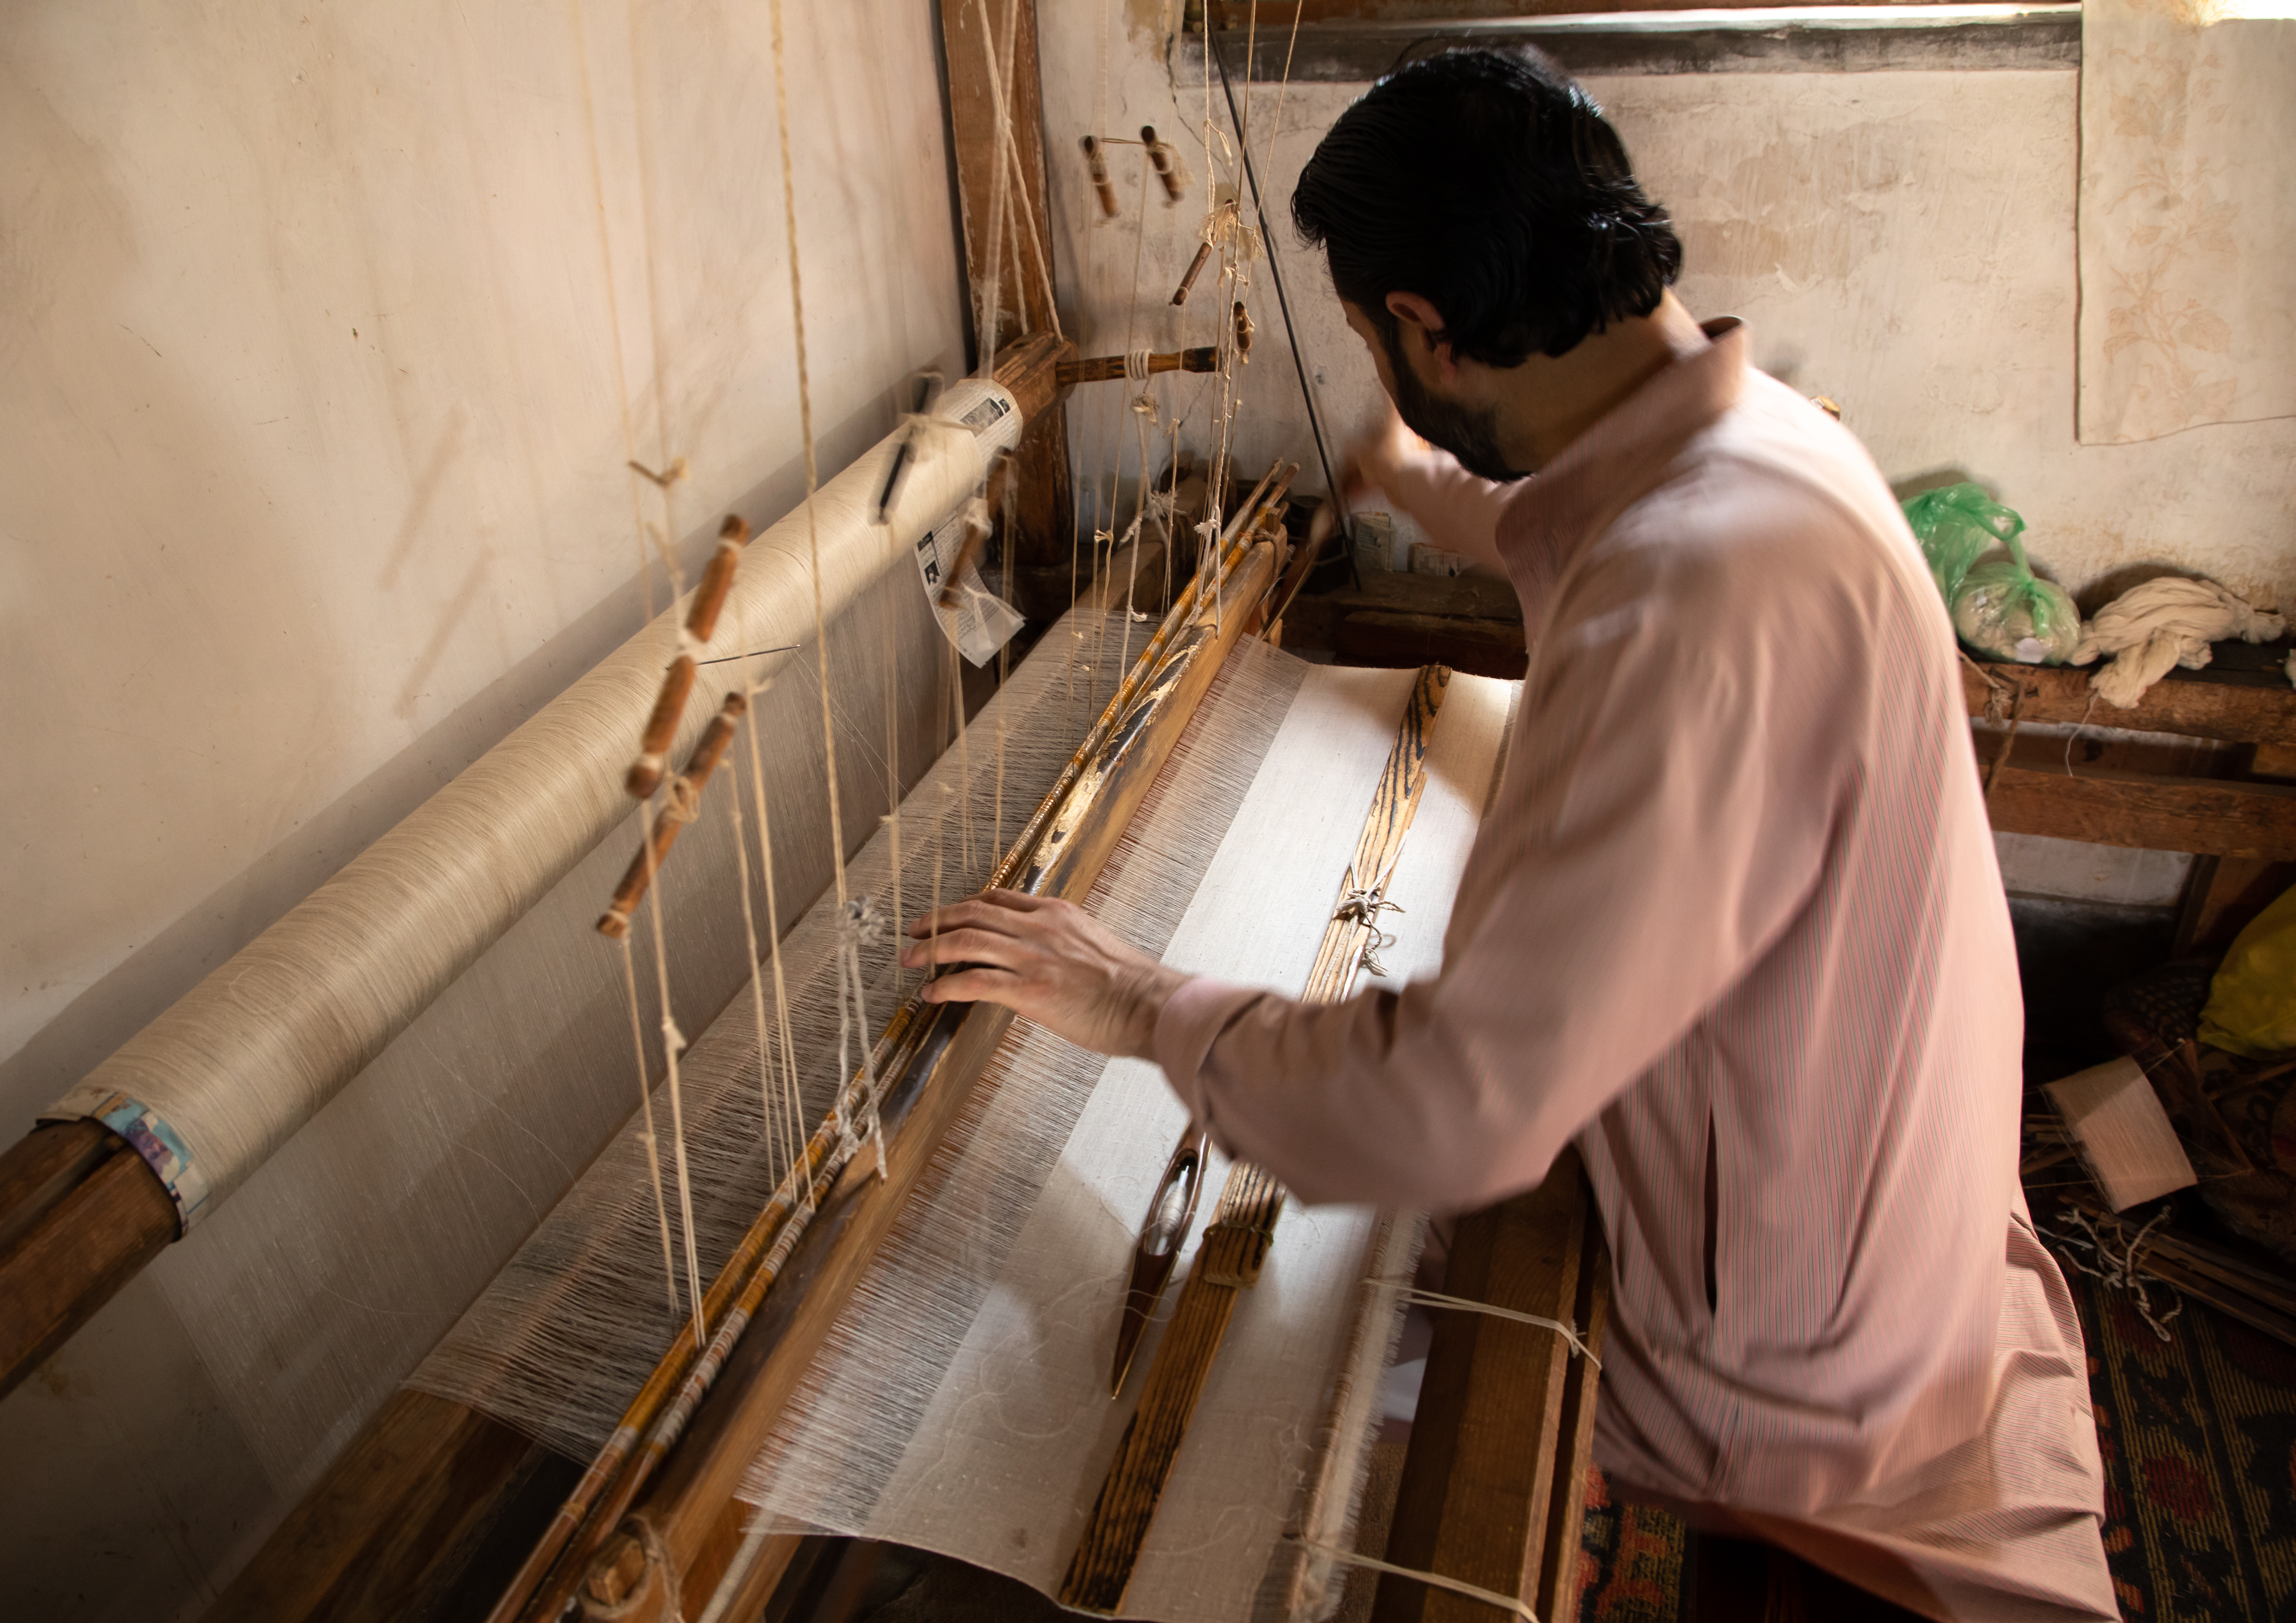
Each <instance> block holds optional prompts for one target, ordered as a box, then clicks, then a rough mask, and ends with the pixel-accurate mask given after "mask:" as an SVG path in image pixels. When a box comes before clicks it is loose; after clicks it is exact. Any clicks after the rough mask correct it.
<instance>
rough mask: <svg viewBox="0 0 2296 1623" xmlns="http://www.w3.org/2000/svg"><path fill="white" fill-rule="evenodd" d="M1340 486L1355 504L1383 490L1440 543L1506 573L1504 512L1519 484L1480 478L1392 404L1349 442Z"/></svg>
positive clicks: (1476, 563) (1489, 568)
mask: <svg viewBox="0 0 2296 1623" xmlns="http://www.w3.org/2000/svg"><path fill="white" fill-rule="evenodd" d="M1340 488H1341V489H1342V490H1343V491H1344V492H1346V495H1347V498H1348V501H1349V504H1350V505H1355V504H1359V503H1360V501H1361V499H1362V498H1363V497H1365V496H1368V495H1370V494H1371V493H1372V492H1374V491H1378V492H1379V493H1381V494H1382V495H1383V496H1385V497H1386V498H1387V500H1388V502H1389V503H1390V504H1391V505H1393V506H1395V507H1398V508H1400V509H1402V510H1403V511H1404V512H1406V513H1408V514H1410V516H1411V517H1412V519H1413V520H1415V521H1416V522H1417V523H1418V525H1419V528H1420V529H1423V530H1425V531H1426V532H1427V534H1428V537H1429V538H1430V539H1431V540H1432V541H1433V542H1434V543H1435V545H1438V546H1439V547H1442V548H1443V549H1444V550H1445V551H1447V552H1454V553H1459V554H1460V555H1461V556H1463V557H1465V558H1470V559H1472V560H1473V561H1474V566H1475V568H1476V569H1478V570H1483V571H1485V572H1487V573H1488V574H1493V575H1504V574H1505V572H1506V571H1505V565H1504V564H1502V563H1501V562H1500V560H1499V547H1498V528H1499V514H1500V513H1501V512H1504V511H1505V507H1506V504H1507V503H1508V502H1509V501H1510V500H1511V499H1512V498H1513V496H1514V493H1515V490H1516V488H1517V487H1516V486H1513V485H1505V484H1499V483H1497V482H1495V481H1493V480H1487V479H1477V478H1476V477H1475V476H1474V475H1473V474H1472V473H1470V472H1468V471H1466V470H1465V469H1464V468H1462V467H1461V466H1460V465H1459V464H1458V462H1457V461H1456V459H1455V458H1454V457H1453V456H1452V455H1450V453H1448V452H1447V451H1439V450H1437V449H1436V448H1435V447H1433V446H1431V445H1429V444H1428V443H1427V442H1426V441H1425V440H1423V439H1420V438H1419V436H1418V435H1416V434H1415V433H1413V432H1412V431H1411V430H1409V429H1407V428H1406V427H1404V425H1403V419H1402V418H1401V417H1399V416H1398V415H1397V414H1396V411H1395V407H1394V406H1391V405H1390V406H1389V407H1388V408H1387V416H1386V418H1385V420H1384V421H1383V422H1380V423H1379V424H1378V425H1377V426H1376V427H1374V428H1373V429H1372V430H1370V431H1369V432H1368V433H1365V435H1363V436H1362V437H1360V438H1359V439H1357V440H1356V441H1355V442H1354V443H1353V444H1351V445H1349V447H1348V450H1347V461H1346V463H1345V464H1344V465H1343V466H1342V467H1341V471H1340Z"/></svg>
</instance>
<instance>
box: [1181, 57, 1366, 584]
mask: <svg viewBox="0 0 2296 1623" xmlns="http://www.w3.org/2000/svg"><path fill="white" fill-rule="evenodd" d="M1295 22H1296V19H1295ZM1204 54H1205V55H1206V56H1207V57H1209V58H1210V59H1211V62H1212V66H1213V68H1214V69H1215V70H1217V71H1218V74H1219V82H1220V90H1221V92H1222V93H1223V94H1225V95H1226V97H1227V116H1228V119H1229V121H1230V122H1231V123H1233V122H1234V120H1235V116H1236V108H1235V88H1234V86H1232V85H1230V84H1229V83H1228V80H1227V63H1226V61H1224V60H1222V58H1221V56H1220V53H1219V49H1218V46H1217V45H1214V44H1213V43H1212V30H1211V24H1210V20H1209V19H1207V20H1206V22H1205V25H1204ZM1284 71H1285V73H1286V74H1287V75H1288V74H1289V73H1290V71H1291V62H1290V58H1289V57H1288V56H1287V57H1286V58H1285V63H1284ZM1204 83H1205V91H1204V94H1205V98H1206V100H1207V101H1209V100H1210V95H1211V90H1210V84H1211V80H1210V76H1209V75H1207V76H1206V78H1205V81H1204ZM1278 116H1279V118H1280V117H1281V115H1280V114H1279V115H1278ZM1206 123H1207V127H1209V124H1210V120H1209V119H1207V120H1206ZM1207 144H1209V143H1207ZM1242 158H1243V174H1244V179H1245V180H1246V181H1247V182H1248V183H1249V184H1251V206H1252V210H1253V212H1254V213H1256V214H1257V215H1258V216H1259V234H1260V239H1261V241H1263V242H1267V245H1268V248H1267V274H1268V275H1269V276H1270V277H1271V278H1272V279H1273V280H1274V281H1275V307H1276V308H1277V309H1278V310H1280V311H1282V312H1283V336H1284V339H1285V340H1286V341H1287V342H1288V343H1289V345H1290V346H1291V349H1292V366H1293V368H1294V369H1296V370H1297V371H1298V373H1299V374H1300V398H1301V399H1302V400H1304V401H1305V402H1306V403H1307V406H1308V429H1309V430H1310V431H1311V432H1312V433H1313V434H1314V435H1315V437H1316V461H1317V462H1318V463H1321V464H1322V465H1323V469H1324V486H1325V488H1327V489H1329V490H1330V492H1331V496H1332V507H1333V511H1334V512H1341V511H1342V510H1341V493H1340V481H1339V476H1338V475H1336V474H1335V473H1333V471H1332V453H1331V448H1330V447H1329V446H1328V445H1327V444H1326V443H1325V441H1324V416H1323V413H1322V412H1320V411H1318V410H1317V409H1316V391H1315V389H1314V387H1313V386H1312V385H1311V384H1310V383H1309V381H1308V363H1307V360H1306V359H1305V357H1302V356H1301V355H1300V331H1299V328H1298V326H1297V324H1294V323H1293V321H1292V301H1291V300H1290V299H1287V298H1285V297H1284V293H1283V264H1282V262H1281V261H1279V260H1278V259H1277V258H1276V256H1275V239H1274V238H1273V237H1271V236H1270V235H1269V234H1268V228H1267V200H1266V199H1265V198H1264V197H1262V196H1261V195H1260V191H1259V171H1258V170H1257V169H1256V168H1254V167H1253V166H1252V161H1251V151H1250V149H1249V148H1247V149H1245V150H1244V152H1243V153H1242ZM1340 528H1341V537H1343V538H1344V537H1345V536H1346V533H1347V526H1346V521H1345V520H1344V518H1342V520H1341V527H1340Z"/></svg>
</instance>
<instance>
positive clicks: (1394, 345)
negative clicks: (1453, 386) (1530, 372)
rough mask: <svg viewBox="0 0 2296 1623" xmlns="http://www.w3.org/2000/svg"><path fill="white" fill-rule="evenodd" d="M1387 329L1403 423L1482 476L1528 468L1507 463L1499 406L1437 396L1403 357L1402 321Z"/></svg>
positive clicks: (1506, 475) (1508, 475)
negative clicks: (1465, 403) (1501, 443)
mask: <svg viewBox="0 0 2296 1623" xmlns="http://www.w3.org/2000/svg"><path fill="white" fill-rule="evenodd" d="M1398 325H1399V324H1395V325H1390V327H1389V328H1388V329H1387V331H1386V332H1384V333H1382V339H1383V340H1384V341H1385V344H1386V348H1387V368H1388V371H1389V373H1390V374H1391V375H1392V376H1393V377H1394V379H1395V410H1396V414H1397V415H1398V416H1400V417H1401V418H1402V419H1403V426H1404V427H1406V428H1407V429H1409V430H1411V431H1412V432H1413V433H1415V434H1416V435H1418V436H1419V438H1420V439H1423V440H1425V441H1426V442H1427V443H1428V444H1429V445H1431V446H1433V447H1435V448H1436V449H1438V450H1440V451H1448V452H1449V453H1450V454H1451V455H1453V456H1455V457H1456V458H1457V459H1458V462H1459V465H1460V466H1461V467H1463V468H1464V469H1465V470H1466V471H1468V472H1470V473H1472V474H1473V475H1474V476H1475V477H1476V478H1477V479H1489V480H1503V481H1504V480H1518V479H1522V478H1525V477H1527V476H1526V474H1525V472H1524V471H1523V470H1521V469H1520V468H1513V467H1509V466H1508V465H1507V459H1506V454H1505V452H1503V451H1501V450H1500V449H1499V436H1498V427H1499V414H1498V408H1497V407H1496V406H1489V407H1486V408H1484V409H1483V410H1481V411H1477V410H1475V409H1474V408H1473V407H1472V406H1462V405H1460V404H1459V403H1458V402H1457V401H1456V400H1445V399H1441V398H1438V397H1437V396H1436V395H1435V394H1434V393H1433V392H1432V391H1431V390H1430V389H1428V388H1427V386H1426V385H1425V384H1423V383H1422V382H1421V381H1419V374H1418V373H1415V372H1414V371H1412V370H1411V367H1410V366H1409V365H1408V364H1406V361H1405V360H1404V357H1403V345H1402V342H1401V340H1400V335H1399V333H1398V331H1397V326H1398Z"/></svg>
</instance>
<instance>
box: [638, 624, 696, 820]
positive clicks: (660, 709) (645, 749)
mask: <svg viewBox="0 0 2296 1623" xmlns="http://www.w3.org/2000/svg"><path fill="white" fill-rule="evenodd" d="M693 668H694V667H693V655H692V654H690V653H681V654H679V655H678V656H677V658H676V659H675V660H671V661H670V662H669V668H668V670H666V671H664V672H662V674H661V692H660V694H659V695H657V696H656V697H655V699H654V701H653V714H652V715H651V716H649V717H646V725H645V735H644V737H642V738H641V739H639V740H638V758H637V759H636V760H635V761H632V762H631V763H630V770H629V773H628V775H627V776H626V777H624V778H623V779H622V787H623V788H625V789H627V790H628V791H630V793H631V795H632V796H633V797H634V798H635V799H640V800H643V799H646V798H647V797H648V796H650V795H652V793H653V791H655V790H657V789H659V788H660V787H661V775H662V770H663V766H664V764H665V763H666V762H667V760H668V757H669V746H670V745H671V743H673V742H675V741H676V738H677V724H678V721H679V719H680V718H681V717H684V716H685V701H686V700H687V699H688V698H689V697H691V696H692V694H693Z"/></svg>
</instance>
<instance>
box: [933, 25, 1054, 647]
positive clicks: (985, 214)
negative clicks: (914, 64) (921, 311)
mask: <svg viewBox="0 0 2296 1623" xmlns="http://www.w3.org/2000/svg"><path fill="white" fill-rule="evenodd" d="M940 23H941V40H942V45H943V48H944V50H945V52H946V54H947V62H948V123H949V143H950V151H951V154H952V156H953V158H954V160H955V168H956V190H957V202H958V211H959V213H960V214H961V215H962V217H963V219H964V265H965V278H966V282H967V284H968V286H969V287H970V289H971V294H972V314H973V329H974V332H975V341H976V342H977V343H978V344H979V346H980V351H981V354H982V355H983V356H984V357H985V356H987V355H988V352H989V351H990V350H992V349H997V350H1001V349H1002V348H1004V347H1005V345H1006V344H1010V343H1016V342H1018V341H1020V340H1021V339H1023V338H1024V337H1026V336H1028V335H1030V334H1042V333H1050V332H1054V329H1055V328H1056V326H1057V325H1058V317H1057V316H1056V315H1055V313H1054V308H1053V304H1052V299H1051V298H1050V297H1049V291H1048V290H1049V286H1050V283H1051V277H1052V268H1053V239H1052V216H1051V214H1050V212H1049V209H1048V206H1047V203H1046V184H1045V142H1044V107H1043V94H1042V88H1041V86H1040V84H1039V81H1038V77H1037V8H1036V0H940ZM984 23H986V25H987V26H984ZM1000 85H1001V86H1002V87H1003V89H1004V92H1005V102H1006V105H1007V106H1008V107H1009V109H1010V111H1011V117H1012V130H1013V143H1012V146H1013V152H1012V154H1011V155H1010V156H1008V154H1007V152H1006V148H1005V142H1004V140H1003V139H1002V137H1001V135H1000V125H999V121H998V119H997V116H996V104H997V98H996V87H997V86H1000ZM1014 159H1017V160H1018V162H1017V168H1018V170H1019V174H1018V176H1017V181H1018V186H1017V189H1016V188H1015V185H1014V183H1015V180H1016V176H1014V174H1013V168H1014V167H1015V165H1014V163H1013V160H1014ZM1000 168H1001V169H1003V170H1004V171H1005V187H1006V190H1007V192H1008V194H1010V195H1011V196H1012V197H1013V207H1012V216H1013V229H1012V231H1010V232H1009V233H1006V234H1005V241H1004V242H1002V243H1001V244H997V245H996V247H997V251H996V255H995V258H996V262H997V276H996V307H995V308H994V309H991V308H990V307H989V300H990V293H989V288H988V267H989V262H990V259H991V257H992V256H991V252H990V250H991V247H992V242H993V240H994V237H995V235H996V232H997V230H998V227H999V224H1000V222H999V221H998V220H996V218H994V217H992V213H993V205H994V203H995V200H996V195H997V186H996V180H997V175H998V171H999V170H1000ZM1032 224H1033V227H1034V229H1033V231H1032V230H1031V225H1032ZM1040 267H1041V268H1040ZM1070 353H1071V354H1072V353H1073V351H1072V350H1071V351H1070ZM1024 409H1025V408H1024ZM1013 462H1014V463H1015V467H1014V473H1015V476H1016V479H1017V481H1018V482H1017V484H1016V485H1015V486H1014V488H1013V529H1014V533H1013V535H1012V536H1011V537H1007V545H1008V546H1009V547H1010V549H1011V552H1010V556H1011V559H1012V561H1013V564H1014V565H1015V566H1016V578H1017V579H1019V580H1022V581H1028V582H1032V583H1043V584H1045V585H1050V584H1052V583H1053V582H1054V581H1057V579H1058V576H1057V575H1056V574H1048V573H1043V572H1042V571H1050V570H1054V566H1060V567H1062V568H1065V566H1066V565H1067V564H1068V561H1069V554H1070V550H1071V549H1072V547H1073V546H1074V545H1075V540H1076V511H1075V503H1074V500H1073V493H1072V491H1071V489H1070V480H1069V441H1068V417H1067V414H1066V413H1065V412H1063V411H1060V410H1051V411H1046V412H1043V413H1041V414H1037V413H1031V414H1030V416H1029V424H1028V427H1027V429H1026V430H1025V431H1024V432H1023V433H1022V435H1021V444H1020V447H1019V449H1018V450H1017V451H1015V452H1014V454H1013ZM1024 595H1026V596H1029V597H1030V598H1032V599H1033V598H1034V597H1036V596H1037V595H1040V593H1037V592H1031V593H1028V594H1024ZM1066 606H1067V603H1066V599H1065V598H1062V599H1061V600H1059V601H1058V602H1054V603H1052V604H1049V605H1047V604H1046V603H1042V602H1033V601H1032V602H1023V603H1022V604H1021V608H1022V610H1023V611H1024V612H1027V613H1029V616H1030V617H1031V618H1032V619H1034V618H1044V617H1045V611H1046V609H1047V608H1048V607H1049V608H1050V609H1051V610H1053V611H1057V610H1058V609H1061V608H1065V607H1066Z"/></svg>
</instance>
